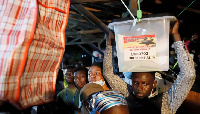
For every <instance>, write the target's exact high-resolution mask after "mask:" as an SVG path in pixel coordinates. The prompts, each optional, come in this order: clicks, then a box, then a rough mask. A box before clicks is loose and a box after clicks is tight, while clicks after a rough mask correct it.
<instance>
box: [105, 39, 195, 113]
mask: <svg viewBox="0 0 200 114" xmlns="http://www.w3.org/2000/svg"><path fill="white" fill-rule="evenodd" d="M183 46H184V44H183V42H181V41H178V42H175V43H174V47H175V50H176V53H177V59H178V63H179V67H180V73H179V75H178V76H177V79H176V81H175V82H174V84H173V85H172V87H171V88H170V89H169V90H168V91H167V92H165V93H163V96H162V99H161V103H157V104H161V105H162V106H161V113H162V114H175V113H176V111H177V109H178V108H179V107H180V105H181V104H182V102H183V101H184V100H185V98H186V97H187V95H188V93H189V91H190V89H191V87H192V85H193V83H194V80H195V77H196V75H195V70H194V63H193V61H192V59H191V57H190V55H189V53H188V52H187V51H186V50H185V49H184V48H183ZM103 69H104V74H103V75H104V77H105V79H106V80H107V81H108V83H109V85H110V87H111V88H112V89H113V90H114V91H119V92H122V93H123V94H124V97H125V98H126V99H127V98H128V97H129V96H131V95H132V93H130V92H129V91H128V86H127V84H126V83H125V82H124V81H123V80H122V79H121V78H120V77H119V76H117V75H114V74H113V67H112V47H111V46H108V47H107V49H106V51H105V54H104V68H103ZM127 101H128V102H133V101H129V100H127Z"/></svg>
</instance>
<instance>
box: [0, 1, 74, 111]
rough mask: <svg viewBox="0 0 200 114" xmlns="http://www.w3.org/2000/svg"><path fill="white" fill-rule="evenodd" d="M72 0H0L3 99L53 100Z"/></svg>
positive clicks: (21, 104) (21, 102)
mask: <svg viewBox="0 0 200 114" xmlns="http://www.w3.org/2000/svg"><path fill="white" fill-rule="evenodd" d="M69 7H70V0H38V1H37V0H0V25H1V26H0V100H5V101H9V102H10V103H12V104H13V105H15V106H16V107H17V108H20V109H23V108H27V107H29V106H32V105H39V104H42V103H46V102H50V101H51V100H53V97H54V93H55V84H56V76H57V69H58V67H59V64H60V62H61V59H62V56H63V51H64V48H65V41H64V39H65V33H64V31H65V28H66V25H67V21H68V14H69Z"/></svg>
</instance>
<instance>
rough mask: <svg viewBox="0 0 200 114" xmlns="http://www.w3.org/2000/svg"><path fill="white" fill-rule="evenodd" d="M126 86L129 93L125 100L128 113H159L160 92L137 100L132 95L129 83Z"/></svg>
mask: <svg viewBox="0 0 200 114" xmlns="http://www.w3.org/2000/svg"><path fill="white" fill-rule="evenodd" d="M127 86H128V91H129V94H130V95H129V96H128V97H127V98H126V100H127V102H128V106H129V112H130V114H161V104H162V94H160V95H157V96H155V97H153V98H147V99H142V100H139V99H137V98H136V97H135V96H134V95H133V93H132V87H131V85H127Z"/></svg>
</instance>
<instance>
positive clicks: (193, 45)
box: [189, 39, 200, 65]
mask: <svg viewBox="0 0 200 114" xmlns="http://www.w3.org/2000/svg"><path fill="white" fill-rule="evenodd" d="M189 50H190V53H192V54H194V62H195V63H197V65H200V61H199V58H198V55H199V54H200V40H199V39H195V40H192V41H191V42H190V45H189ZM193 50H194V51H195V52H193Z"/></svg>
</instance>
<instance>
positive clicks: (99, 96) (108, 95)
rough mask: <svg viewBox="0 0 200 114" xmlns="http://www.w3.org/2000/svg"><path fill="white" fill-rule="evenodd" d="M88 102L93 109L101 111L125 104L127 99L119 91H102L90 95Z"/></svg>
mask: <svg viewBox="0 0 200 114" xmlns="http://www.w3.org/2000/svg"><path fill="white" fill-rule="evenodd" d="M90 104H91V107H92V108H93V109H95V111H98V112H102V111H104V110H107V109H109V108H111V107H114V106H119V105H127V101H126V99H125V98H124V97H123V94H122V93H120V92H116V91H103V92H98V93H96V94H94V95H92V99H91V101H90Z"/></svg>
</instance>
